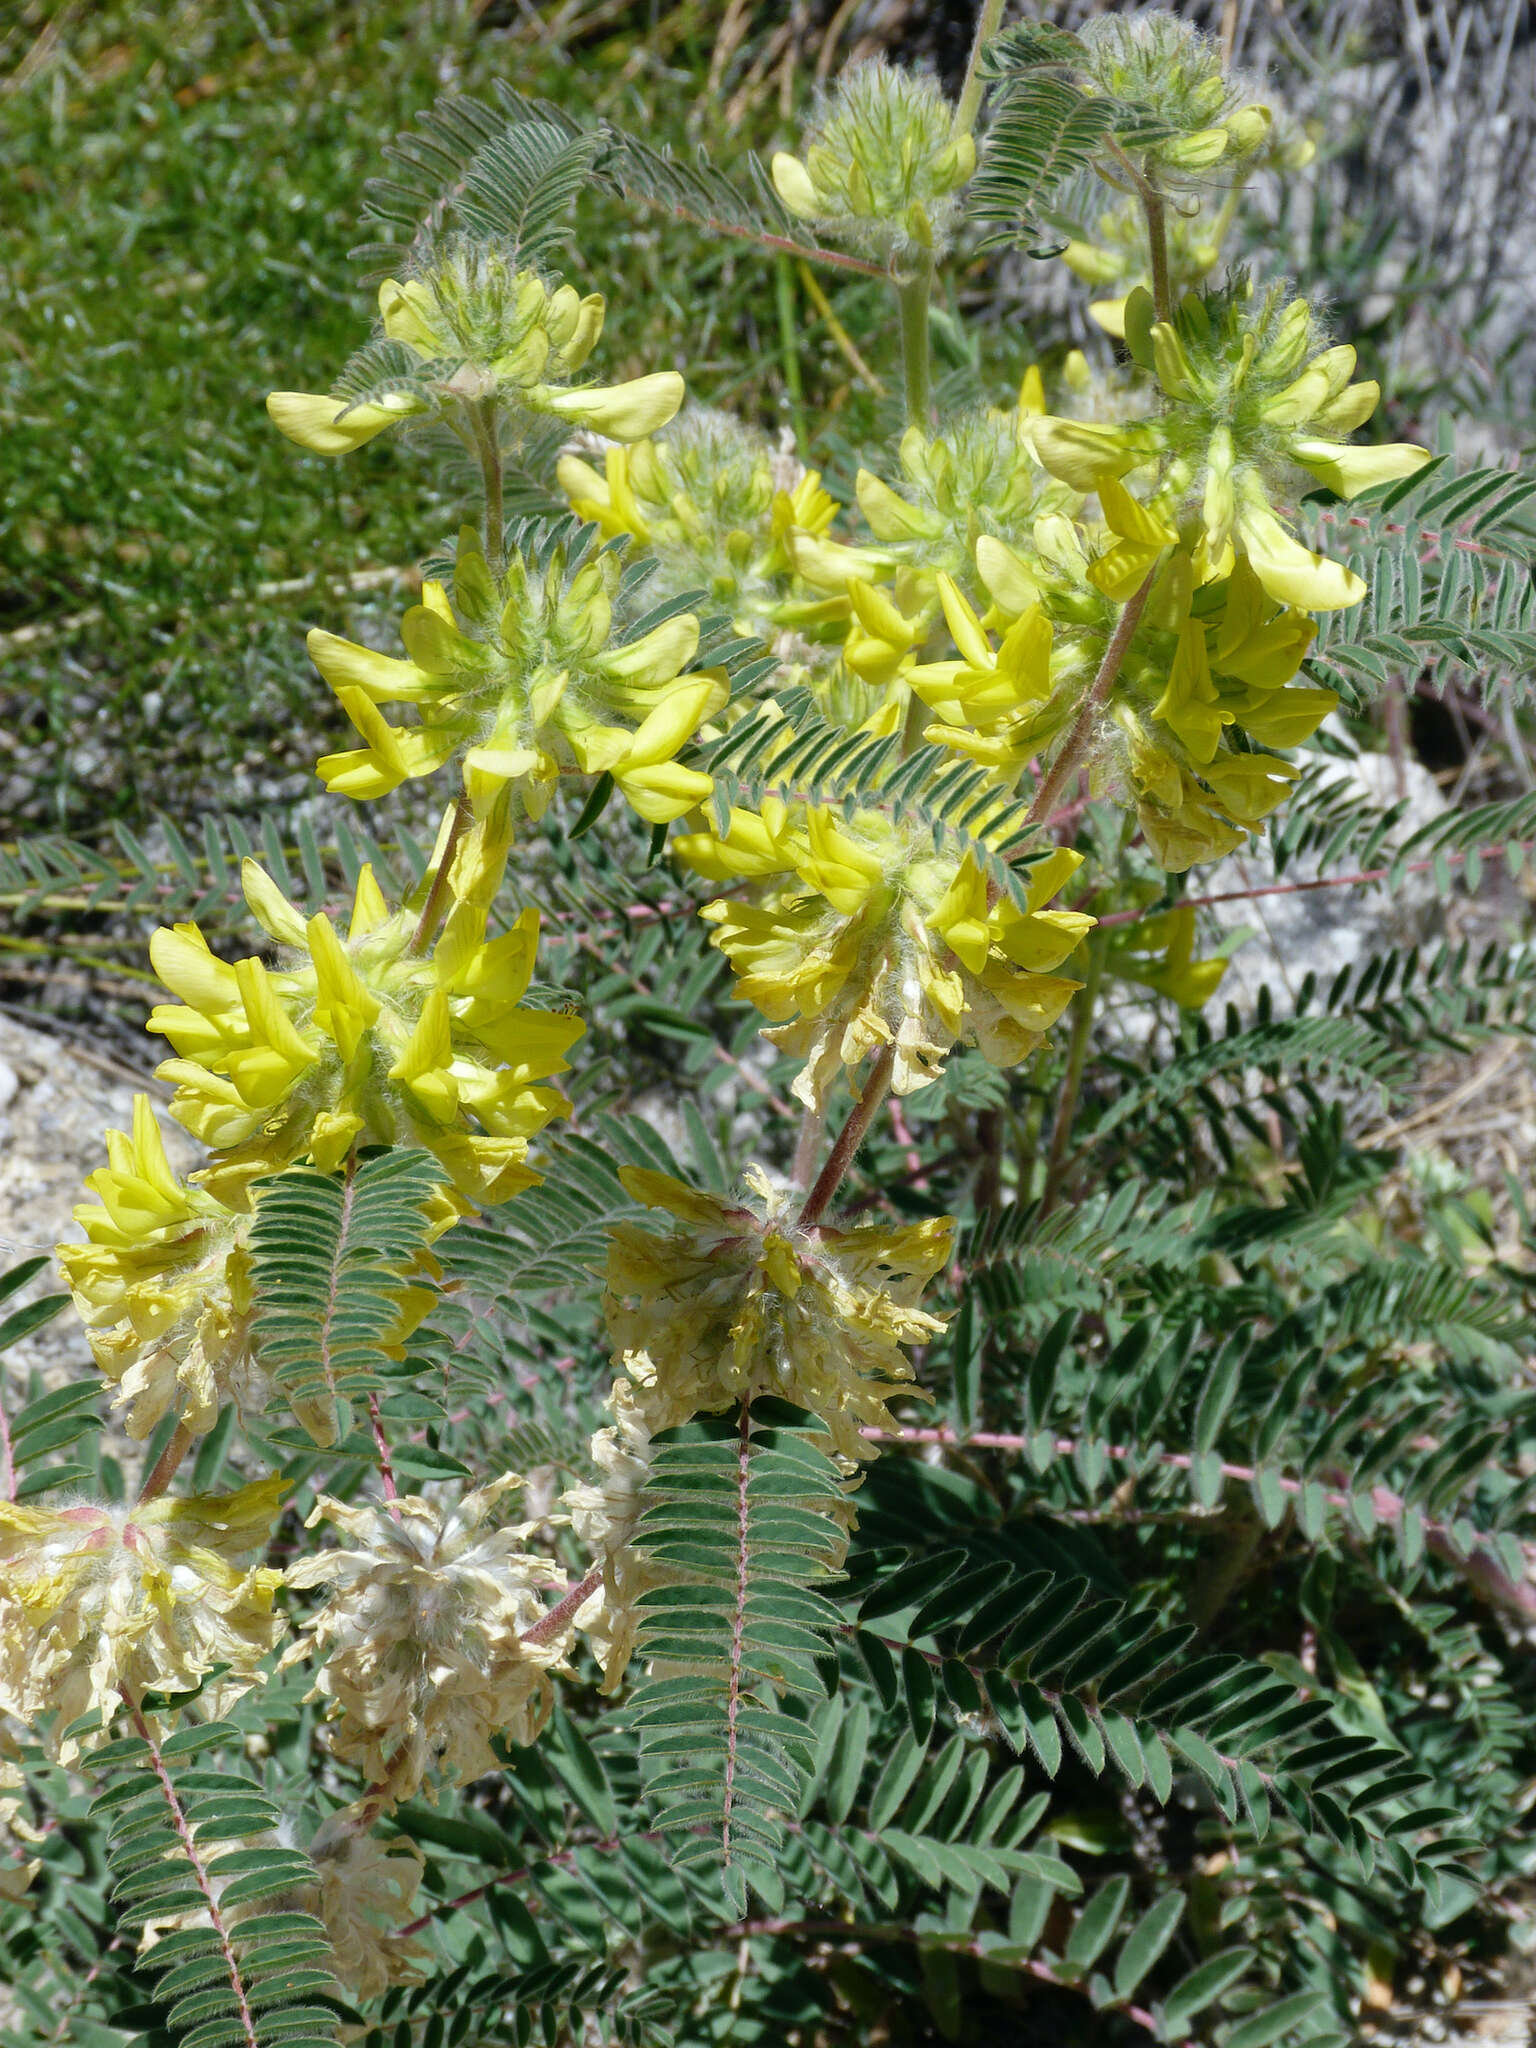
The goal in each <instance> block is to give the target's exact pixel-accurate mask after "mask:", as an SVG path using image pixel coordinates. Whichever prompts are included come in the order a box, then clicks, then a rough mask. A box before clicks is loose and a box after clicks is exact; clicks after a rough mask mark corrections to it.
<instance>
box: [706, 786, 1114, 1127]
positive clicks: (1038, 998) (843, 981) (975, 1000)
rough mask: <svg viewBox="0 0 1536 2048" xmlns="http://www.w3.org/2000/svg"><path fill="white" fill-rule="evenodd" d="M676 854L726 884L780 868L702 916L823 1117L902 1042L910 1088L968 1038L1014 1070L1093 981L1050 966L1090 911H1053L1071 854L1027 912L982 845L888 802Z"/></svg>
mask: <svg viewBox="0 0 1536 2048" xmlns="http://www.w3.org/2000/svg"><path fill="white" fill-rule="evenodd" d="M675 844H676V848H677V852H678V853H679V855H680V856H681V858H682V859H684V860H686V861H688V862H689V863H690V864H691V865H692V866H694V867H696V868H697V869H698V870H699V871H700V872H701V873H703V874H706V875H708V876H710V877H712V878H714V879H718V880H725V879H732V880H739V879H742V878H745V877H767V878H768V888H767V891H766V894H765V896H764V898H763V900H762V901H761V902H760V903H758V904H749V903H743V902H741V901H739V900H737V899H736V898H734V897H720V898H717V899H716V900H715V901H714V902H712V903H708V904H706V905H705V906H704V909H703V911H702V912H701V913H700V914H701V915H702V916H703V917H705V918H706V919H707V920H708V921H709V922H710V923H711V924H713V925H714V926H715V928H716V929H715V938H714V943H715V944H716V945H717V946H718V947H719V948H720V950H721V951H722V952H723V953H724V954H725V955H726V957H727V958H728V959H729V960H730V963H731V966H732V968H733V969H734V970H735V973H736V975H737V992H738V993H739V994H740V995H741V996H742V997H744V998H745V1000H746V1001H748V1002H750V1003H754V1004H755V1005H756V1006H757V1008H758V1009H759V1010H761V1011H762V1012H763V1014H764V1015H765V1016H766V1017H767V1018H769V1019H770V1021H771V1022H772V1023H773V1024H774V1025H775V1027H776V1028H774V1029H772V1030H770V1031H768V1032H767V1033H766V1034H765V1035H766V1036H767V1037H768V1038H770V1039H772V1040H773V1042H774V1043H775V1044H776V1045H779V1046H782V1047H783V1049H784V1050H785V1051H786V1052H789V1053H792V1054H794V1055H796V1056H798V1057H800V1058H802V1059H804V1060H805V1062H806V1064H805V1066H804V1068H803V1069H802V1071H801V1073H800V1074H799V1075H798V1076H797V1077H796V1080H795V1083H794V1092H795V1094H796V1095H797V1096H798V1097H799V1098H800V1100H801V1101H802V1102H804V1103H806V1104H807V1105H808V1106H809V1107H810V1108H812V1109H814V1110H816V1111H817V1112H818V1113H819V1112H821V1111H822V1110H824V1109H825V1107H826V1103H827V1098H828V1096H829V1094H830V1092H831V1089H832V1086H833V1084H834V1082H835V1081H836V1080H837V1079H838V1077H839V1076H840V1075H841V1074H842V1073H843V1072H844V1071H845V1070H851V1069H853V1068H856V1067H857V1066H858V1065H859V1064H860V1063H861V1062H862V1061H863V1060H864V1059H865V1058H866V1057H868V1055H869V1054H871V1053H872V1052H875V1051H877V1050H878V1049H880V1048H882V1047H885V1046H889V1047H891V1048H892V1050H893V1052H894V1055H895V1065H894V1069H893V1083H894V1086H895V1088H896V1090H897V1092H898V1093H899V1094H907V1093H910V1092H911V1091H912V1090H913V1089H916V1088H922V1087H925V1086H926V1085H927V1084H928V1083H929V1082H931V1081H934V1080H936V1079H937V1078H938V1076H939V1074H940V1073H941V1072H942V1070H943V1065H944V1061H945V1058H946V1056H947V1055H948V1053H949V1051H950V1049H951V1047H952V1046H954V1044H955V1043H956V1042H957V1041H959V1040H964V1041H965V1042H967V1043H974V1044H976V1045H978V1046H979V1047H980V1049H981V1051H982V1054H983V1056H984V1057H985V1058H987V1059H988V1060H990V1061H991V1062H992V1063H993V1065H995V1066H1012V1065H1013V1064H1015V1062H1017V1061H1018V1060H1020V1059H1022V1058H1023V1057H1024V1055H1025V1054H1026V1053H1027V1052H1029V1051H1030V1050H1031V1049H1032V1048H1033V1047H1034V1046H1035V1045H1036V1044H1037V1043H1038V1042H1039V1039H1040V1036H1041V1034H1042V1033H1043V1032H1045V1031H1047V1030H1049V1028H1050V1026H1051V1025H1052V1024H1054V1023H1055V1021H1056V1019H1057V1018H1058V1017H1059V1016H1060V1015H1061V1012H1062V1011H1063V1009H1065V1007H1066V1005H1067V1003H1068V1001H1069V1000H1070V998H1071V996H1072V994H1073V991H1074V990H1075V989H1076V988H1078V987H1079V986H1080V984H1079V983H1077V982H1075V981H1070V980H1068V979H1066V978H1065V977H1064V976H1061V975H1057V974H1054V973H1053V972H1052V971H1051V970H1052V969H1054V968H1056V967H1058V966H1060V964H1061V963H1062V961H1064V960H1065V959H1066V958H1067V956H1068V954H1069V953H1071V952H1072V951H1073V950H1074V949H1075V947H1076V946H1077V944H1078V942H1079V941H1080V940H1081V939H1082V937H1083V935H1084V933H1085V932H1086V931H1088V929H1089V928H1090V926H1091V925H1092V924H1093V921H1094V920H1093V919H1092V918H1091V917H1087V916H1085V915H1083V914H1082V913H1081V912H1078V911H1071V910H1048V909H1046V907H1045V906H1046V905H1047V904H1048V903H1049V901H1050V899H1051V898H1052V897H1053V896H1054V895H1055V894H1056V892H1057V890H1058V889H1059V888H1060V887H1061V886H1062V884H1063V883H1064V882H1065V881H1066V880H1067V878H1068V877H1069V876H1070V875H1071V874H1072V873H1073V872H1074V871H1075V869H1076V868H1077V867H1078V866H1079V865H1080V864H1081V856H1080V855H1078V854H1076V853H1073V852H1071V851H1069V850H1067V849H1060V850H1058V851H1057V852H1055V853H1053V854H1051V855H1049V856H1048V857H1047V858H1046V859H1045V860H1043V861H1041V862H1040V863H1039V864H1038V866H1037V867H1036V868H1035V869H1034V870H1033V875H1032V879H1031V882H1030V886H1029V891H1028V907H1027V908H1026V909H1022V910H1021V909H1020V908H1018V906H1017V905H1016V904H1014V903H1013V902H1012V901H1011V900H1010V899H1009V898H1008V897H1006V896H1004V897H1000V898H999V899H998V900H997V901H996V902H992V901H990V900H989V895H988V889H987V884H986V879H985V877H984V875H983V874H982V871H981V869H980V868H979V867H978V866H977V864H976V861H975V859H974V858H973V856H972V855H970V854H969V853H960V852H957V851H956V850H954V849H953V848H950V849H947V850H945V851H943V852H935V850H934V846H933V839H932V835H931V834H930V833H928V832H926V831H925V830H923V829H922V828H921V827H918V826H912V825H905V824H899V823H897V822H895V821H894V820H892V819H891V818H889V817H887V816H884V815H882V814H881V813H880V812H878V811H873V810H869V811H860V812H858V813H856V814H855V816H854V817H853V818H852V819H842V818H840V817H834V815H833V813H832V812H830V811H827V810H823V809H819V808H812V809H808V810H806V811H804V812H801V813H795V814H791V813H789V812H787V811H786V810H785V809H784V807H783V806H782V805H775V804H772V803H769V804H765V806H764V807H763V810H762V812H761V813H752V812H740V811H737V812H733V813H732V817H731V826H730V830H729V831H728V832H727V833H726V834H725V835H724V836H723V837H722V836H719V835H716V834H713V833H708V832H700V833H691V834H684V835H683V836H681V837H680V838H679V839H678V840H677V841H676V842H675Z"/></svg>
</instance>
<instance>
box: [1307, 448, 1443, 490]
mask: <svg viewBox="0 0 1536 2048" xmlns="http://www.w3.org/2000/svg"><path fill="white" fill-rule="evenodd" d="M1291 453H1292V454H1293V455H1294V456H1295V457H1296V460H1297V461H1298V462H1299V463H1301V465H1302V466H1303V468H1305V469H1309V470H1310V471H1311V472H1312V474H1313V476H1315V477H1316V478H1317V480H1318V482H1319V483H1321V484H1326V485H1327V486H1328V488H1329V490H1330V491H1336V492H1337V493H1338V495H1339V496H1340V497H1341V498H1353V497H1355V496H1356V495H1357V494H1358V493H1359V492H1361V491H1368V490H1371V489H1372V488H1373V487H1374V486H1375V485H1377V484H1386V483H1392V482H1394V481H1395V480H1396V479H1397V478H1398V477H1404V476H1412V475H1413V473H1414V471H1415V470H1420V469H1422V468H1423V467H1424V465H1425V463H1426V462H1428V461H1429V460H1430V453H1429V450H1428V449H1427V448H1419V447H1416V446H1415V445H1414V443H1413V442H1412V441H1383V442H1380V443H1377V444H1375V445H1366V446H1362V447H1345V446H1342V445H1340V444H1338V443H1336V442H1333V441H1293V442H1292V443H1291Z"/></svg>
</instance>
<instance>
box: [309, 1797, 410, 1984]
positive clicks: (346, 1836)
mask: <svg viewBox="0 0 1536 2048" xmlns="http://www.w3.org/2000/svg"><path fill="white" fill-rule="evenodd" d="M309 1855H310V1861H311V1862H312V1863H313V1864H314V1866H315V1875H316V1877H317V1879H318V1880H319V1894H320V1896H319V1900H318V1906H319V1917H320V1920H321V1923H322V1925H323V1926H324V1928H325V1932H326V1937H327V1939H328V1940H329V1941H330V1944H331V1967H332V1969H334V1971H335V1972H336V1975H337V1976H338V1978H340V1980H341V1982H342V1983H343V1984H345V1985H346V1987H347V1989H348V1990H349V1991H350V1992H352V1993H353V1995H354V1996H355V1997H357V1998H360V1999H363V2000H365V2001H366V2000H368V1999H371V1998H380V1997H382V1996H383V1994H384V1993H385V1992H386V1991H387V1990H388V1989H389V1987H390V1986H391V1985H392V1984H411V1983H415V1982H417V1981H418V1980H419V1978H420V1975H421V1971H420V1967H419V1966H420V1964H421V1962H422V1960H423V1959H424V1958H425V1956H426V1954H427V1950H426V1949H425V1947H424V1946H423V1945H422V1943H421V1942H420V1941H417V1940H414V1939H413V1938H412V1937H411V1936H409V1935H406V1934H402V1933H401V1931H400V1930H401V1929H402V1928H403V1927H405V1926H407V1925H408V1924H409V1923H410V1921H411V1920H412V1919H413V1918H414V1917H415V1914H416V1891H417V1887H418V1886H419V1885H420V1883H421V1873H422V1867H423V1861H424V1859H423V1857H422V1853H421V1851H420V1850H419V1849H418V1848H417V1847H416V1845H415V1843H414V1842H409V1841H407V1840H406V1839H405V1838H404V1837H403V1836H396V1837H395V1838H394V1839H393V1840H392V1841H388V1842H381V1841H379V1840H378V1839H377V1837H376V1836H374V1835H370V1834H368V1833H366V1832H365V1831H364V1826H363V1822H362V1819H361V1817H360V1816H359V1815H358V1813H357V1812H356V1811H355V1809H353V1808H350V1807H343V1808H342V1810H341V1811H340V1812H339V1813H333V1814H332V1815H331V1816H330V1817H329V1819H327V1820H323V1821H322V1822H321V1823H320V1825H319V1827H318V1828H316V1830H315V1832H314V1835H313V1836H312V1837H311V1839H310V1844H309Z"/></svg>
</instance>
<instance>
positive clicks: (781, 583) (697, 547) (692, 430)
mask: <svg viewBox="0 0 1536 2048" xmlns="http://www.w3.org/2000/svg"><path fill="white" fill-rule="evenodd" d="M558 473H559V479H560V488H561V489H562V490H563V491H564V492H565V494H566V496H567V497H568V498H569V499H570V501H571V509H572V511H573V512H575V513H576V515H577V517H578V518H581V519H587V520H590V521H591V522H592V523H593V525H595V526H596V527H597V528H598V529H599V531H600V532H601V533H602V534H603V536H604V538H605V539H611V538H615V537H617V536H620V535H622V536H624V537H625V538H626V539H628V540H630V541H632V542H634V543H635V544H636V546H637V548H638V549H639V551H640V552H641V553H642V554H643V555H644V557H645V559H646V560H647V561H651V562H654V563H655V564H656V569H655V573H654V575H653V577H652V579H651V580H650V582H648V583H647V585H646V592H647V595H648V596H649V595H654V596H655V597H656V598H657V599H664V598H669V597H673V596H676V595H678V594H679V593H681V592H683V591H688V590H697V589H700V588H703V589H705V590H707V591H708V592H709V594H710V596H711V598H712V599H713V600H714V602H715V603H716V604H719V605H721V606H723V607H724V608H725V609H727V610H728V611H729V612H730V613H731V616H732V617H733V619H734V620H735V621H736V625H737V630H738V631H739V632H743V633H758V634H760V635H762V637H763V638H765V639H770V640H772V639H775V638H776V637H778V636H779V635H781V634H783V633H785V632H798V631H800V630H802V629H803V628H805V627H808V626H809V627H814V626H816V625H818V624H819V623H820V616H821V614H822V612H823V611H824V610H825V606H824V605H823V604H821V603H820V602H819V601H817V600H816V599H814V598H813V599H812V600H811V601H810V602H809V603H807V602H806V601H805V600H804V599H803V598H801V597H799V596H797V595H796V593H795V592H794V590H793V576H794V568H795V564H794V562H793V560H792V559H791V555H790V551H789V545H788V543H789V540H790V537H791V536H793V537H795V539H797V540H803V539H804V537H805V536H807V535H810V536H816V535H820V534H822V533H824V532H825V531H826V530H827V528H828V526H830V524H831V523H832V520H833V518H834V517H835V515H836V513H837V510H838V506H837V501H836V500H835V499H834V498H832V497H831V496H829V494H828V493H827V492H826V491H824V490H823V489H822V487H821V478H820V476H819V474H818V473H817V472H816V471H815V470H808V469H805V468H804V467H802V465H801V464H800V463H799V462H797V461H796V460H795V458H794V456H793V455H789V454H784V453H776V452H775V451H774V450H773V449H772V448H771V447H770V445H769V443H768V440H767V438H766V436H765V435H763V434H760V433H758V432H757V431H755V430H754V429H752V428H749V427H746V426H743V425H742V424H741V423H740V422H739V421H737V420H734V419H732V418H730V416H729V415H728V414H726V413H721V412H714V411H712V410H710V409H709V408H707V407H703V406H689V407H688V408H687V409H686V410H685V411H683V412H682V413H680V414H679V415H678V417H677V419H676V420H674V421H673V423H672V425H671V426H670V427H669V428H668V430H667V433H666V436H665V438H664V439H653V440H648V441H640V442H637V443H636V444H635V446H634V447H632V448H626V447H613V448H608V449H605V450H604V452H603V467H602V469H601V470H598V469H596V468H595V467H594V466H593V464H592V463H591V462H589V461H587V460H586V458H585V457H584V456H582V455H576V454H569V455H563V456H562V457H561V458H560V464H559V472H558Z"/></svg>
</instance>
